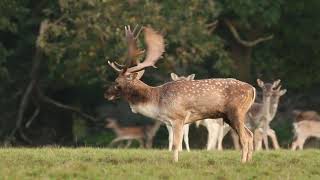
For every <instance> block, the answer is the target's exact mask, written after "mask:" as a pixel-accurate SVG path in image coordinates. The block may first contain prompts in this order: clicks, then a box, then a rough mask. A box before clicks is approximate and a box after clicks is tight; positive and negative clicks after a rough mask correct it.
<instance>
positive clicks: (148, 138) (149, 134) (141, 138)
mask: <svg viewBox="0 0 320 180" xmlns="http://www.w3.org/2000/svg"><path fill="white" fill-rule="evenodd" d="M106 122H107V123H106V125H105V128H111V129H113V131H114V132H115V134H116V138H115V139H113V140H112V141H111V143H110V144H109V146H110V147H111V146H113V145H114V144H115V143H117V142H120V141H127V144H126V145H125V148H128V147H129V146H130V145H131V143H132V140H137V141H138V142H139V144H140V147H149V146H151V144H152V139H153V137H154V135H155V132H156V131H157V129H159V126H160V124H159V122H156V123H155V124H154V125H146V126H129V127H122V126H120V125H119V124H118V122H117V121H116V120H114V119H111V118H108V119H107V121H106ZM148 143H151V144H149V145H148Z"/></svg>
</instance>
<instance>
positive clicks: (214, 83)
mask: <svg viewBox="0 0 320 180" xmlns="http://www.w3.org/2000/svg"><path fill="white" fill-rule="evenodd" d="M136 29H137V28H135V29H134V30H133V32H132V31H131V29H130V27H128V26H126V27H125V32H126V39H127V42H128V45H129V48H128V61H127V63H126V64H125V65H124V66H121V65H119V64H117V63H111V62H108V63H109V65H110V66H111V67H112V68H113V69H114V70H116V71H118V72H119V75H118V77H117V78H116V80H115V83H114V84H113V85H112V86H110V87H109V88H108V89H107V90H106V92H105V98H106V99H108V100H113V99H116V98H117V97H123V98H124V99H125V100H126V101H128V103H129V105H130V107H131V110H132V112H134V113H140V114H142V115H144V116H147V117H149V118H152V119H157V120H160V121H163V122H165V123H168V124H171V126H172V130H173V146H172V149H173V155H174V156H173V159H174V161H175V162H177V161H178V155H179V150H178V149H179V146H180V145H181V144H182V136H183V127H184V125H185V124H190V123H193V122H195V121H198V120H202V119H206V118H212V119H215V118H223V120H224V121H225V122H227V123H228V124H229V125H230V126H231V127H232V128H233V129H235V131H236V133H237V134H238V135H239V137H240V138H239V139H240V144H241V146H242V156H241V162H247V161H249V160H250V159H251V158H252V153H253V135H252V132H251V131H250V130H249V129H248V128H247V127H246V126H245V115H246V113H247V111H248V110H249V108H250V107H251V105H252V104H253V102H254V99H255V88H254V87H253V86H251V85H250V84H247V83H245V82H241V81H238V80H236V79H231V78H229V79H204V80H193V81H172V82H168V83H165V84H163V85H161V86H156V87H151V86H149V85H147V84H145V83H143V82H142V81H141V80H140V78H141V77H142V75H143V73H144V69H145V68H147V67H155V63H156V62H157V61H158V60H159V58H160V57H161V55H162V54H163V52H164V39H163V36H161V35H160V34H158V33H157V32H155V31H154V30H153V29H151V28H147V27H145V28H143V29H144V36H145V43H146V45H147V51H146V52H147V53H146V57H145V60H144V61H143V62H142V63H140V62H138V61H137V57H138V56H139V55H141V54H142V53H144V51H141V50H140V49H138V47H137V44H136V39H137V37H138V36H137V35H135V32H136ZM139 32H140V31H139ZM138 34H139V33H138Z"/></svg>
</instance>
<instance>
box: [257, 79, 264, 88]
mask: <svg viewBox="0 0 320 180" xmlns="http://www.w3.org/2000/svg"><path fill="white" fill-rule="evenodd" d="M257 83H258V86H260V87H263V86H264V82H263V81H261V80H260V79H257Z"/></svg>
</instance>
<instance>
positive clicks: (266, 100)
mask: <svg viewBox="0 0 320 180" xmlns="http://www.w3.org/2000/svg"><path fill="white" fill-rule="evenodd" d="M257 83H258V86H259V87H260V88H261V89H262V102H261V103H254V104H253V105H252V106H251V108H250V109H249V111H248V114H247V119H248V120H247V125H248V127H249V128H250V130H252V131H253V132H254V133H253V134H254V144H255V150H260V149H261V148H262V142H264V145H265V147H266V149H269V145H268V136H269V137H270V138H271V140H272V143H273V147H274V148H275V149H279V148H280V146H279V143H278V140H277V137H276V134H275V131H274V130H273V129H271V128H270V122H271V121H272V120H273V119H274V117H275V114H276V112H277V109H278V104H279V99H280V97H281V96H283V95H284V94H285V93H286V91H287V90H286V89H284V90H281V86H279V84H280V80H277V81H274V82H273V83H264V82H263V81H261V80H260V79H257ZM277 87H278V88H277ZM275 88H277V89H275ZM232 135H233V140H234V144H235V147H236V148H238V147H239V143H238V140H237V138H238V137H237V136H235V135H234V133H232Z"/></svg>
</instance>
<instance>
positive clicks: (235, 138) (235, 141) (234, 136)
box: [231, 129, 240, 150]
mask: <svg viewBox="0 0 320 180" xmlns="http://www.w3.org/2000/svg"><path fill="white" fill-rule="evenodd" d="M231 137H232V141H233V145H234V148H235V149H236V150H240V144H239V136H238V135H237V133H236V132H235V131H234V130H233V129H231Z"/></svg>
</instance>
